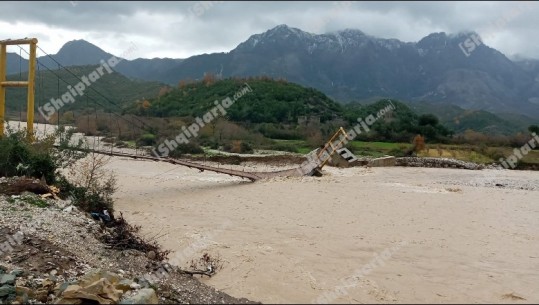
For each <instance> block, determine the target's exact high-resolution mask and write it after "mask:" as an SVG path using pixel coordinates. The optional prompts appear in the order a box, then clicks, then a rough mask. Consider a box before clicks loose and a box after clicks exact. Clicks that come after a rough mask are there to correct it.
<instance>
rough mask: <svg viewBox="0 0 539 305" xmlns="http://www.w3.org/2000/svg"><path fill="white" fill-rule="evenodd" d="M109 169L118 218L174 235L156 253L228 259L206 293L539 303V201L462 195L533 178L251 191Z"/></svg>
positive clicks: (520, 194) (440, 173)
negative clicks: (114, 178) (115, 179)
mask: <svg viewBox="0 0 539 305" xmlns="http://www.w3.org/2000/svg"><path fill="white" fill-rule="evenodd" d="M109 167H110V168H111V169H113V170H114V171H115V172H116V174H117V175H118V178H119V179H118V180H119V191H118V192H117V196H116V197H117V200H116V202H117V204H116V209H117V211H118V212H120V211H121V212H123V214H124V216H125V217H126V218H127V219H128V220H129V221H130V222H133V223H135V224H140V225H142V226H143V230H144V232H146V233H147V234H149V235H155V234H158V233H160V234H163V233H165V234H166V235H165V236H163V237H161V238H160V242H161V243H162V244H163V245H164V246H165V247H166V248H169V249H171V250H173V251H175V252H176V255H179V257H180V258H181V259H180V260H181V261H183V262H184V266H188V261H189V260H190V259H194V258H199V257H200V256H201V254H202V253H204V252H208V253H210V254H211V255H220V257H221V258H222V259H223V260H224V261H225V265H224V268H223V270H221V271H220V272H219V273H218V274H217V275H216V276H214V277H212V278H211V279H208V278H205V279H203V281H204V282H206V283H208V284H209V285H212V286H214V287H216V288H218V289H220V290H222V291H224V292H226V293H229V294H230V295H232V296H237V297H246V298H249V299H251V300H255V301H262V302H266V303H284V302H292V303H299V302H301V303H311V302H316V301H317V300H324V301H329V302H333V303H359V302H374V303H386V302H398V303H404V302H406V303H415V302H419V303H442V302H443V303H447V302H453V303H455V302H459V303H462V302H471V303H483V302H494V303H507V302H510V303H522V302H526V303H537V302H539V290H538V289H537V283H538V282H539V271H537V270H539V242H538V239H539V200H537V197H538V195H539V193H538V192H537V191H532V190H519V189H510V188H507V187H471V186H463V185H464V184H467V183H471V184H477V182H478V181H479V182H483V181H484V180H485V179H487V180H488V181H489V182H492V181H494V180H496V179H502V180H503V181H512V182H514V183H515V184H516V185H518V183H527V184H528V185H529V184H530V183H531V184H534V183H535V184H536V185H539V175H538V174H537V172H528V171H518V172H517V171H514V172H510V171H502V172H497V173H494V174H493V175H485V171H466V170H455V169H426V168H399V167H396V168H371V169H367V168H351V169H336V168H327V174H326V175H325V176H324V177H322V178H314V177H303V178H278V179H272V180H268V181H259V182H256V183H248V182H243V181H242V180H241V179H239V178H234V177H229V176H226V175H220V174H215V173H208V172H204V173H199V172H198V171H197V170H191V169H186V168H182V167H176V166H172V165H170V164H166V163H155V162H147V161H134V160H127V159H122V158H114V159H112V163H111V164H110V165H109ZM493 179H494V180H493ZM456 184H462V185H456ZM490 184H492V183H490ZM174 255H175V254H172V255H171V257H174ZM377 256H378V259H374V258H375V257H377ZM369 263H370V265H369V266H368V267H369V268H364V267H365V266H366V265H367V264H369ZM362 268H363V269H362ZM339 287H340V289H339ZM332 292H333V293H332ZM335 292H336V293H335ZM320 297H324V298H323V299H320Z"/></svg>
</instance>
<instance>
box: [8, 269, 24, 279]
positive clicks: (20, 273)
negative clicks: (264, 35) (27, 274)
mask: <svg viewBox="0 0 539 305" xmlns="http://www.w3.org/2000/svg"><path fill="white" fill-rule="evenodd" d="M10 274H13V275H14V276H16V277H19V276H22V275H23V274H24V270H21V269H15V270H13V271H11V272H10Z"/></svg>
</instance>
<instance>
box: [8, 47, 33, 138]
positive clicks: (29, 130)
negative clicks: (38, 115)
mask: <svg viewBox="0 0 539 305" xmlns="http://www.w3.org/2000/svg"><path fill="white" fill-rule="evenodd" d="M26 44H28V45H30V58H29V59H28V80H27V81H16V82H15V81H7V80H6V76H7V75H6V74H7V46H9V45H26ZM36 49H37V39H36V38H24V39H15V40H11V39H8V40H0V137H3V136H4V122H5V119H6V118H5V114H6V88H7V87H28V105H27V107H28V108H27V110H26V130H27V137H28V139H29V140H30V141H31V140H33V138H34V87H35V86H34V81H35V74H36Z"/></svg>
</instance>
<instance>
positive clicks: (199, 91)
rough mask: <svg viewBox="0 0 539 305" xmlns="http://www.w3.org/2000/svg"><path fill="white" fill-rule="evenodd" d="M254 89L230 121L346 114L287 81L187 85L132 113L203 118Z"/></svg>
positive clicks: (238, 104)
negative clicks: (220, 103)
mask: <svg viewBox="0 0 539 305" xmlns="http://www.w3.org/2000/svg"><path fill="white" fill-rule="evenodd" d="M246 83H247V84H248V85H249V87H250V88H251V89H252V92H249V93H247V94H245V95H244V96H242V97H241V98H240V99H239V100H238V101H237V102H236V103H234V105H232V106H231V107H230V108H229V109H227V112H228V113H227V115H228V117H229V119H231V120H233V121H241V122H251V123H277V122H279V123H281V122H289V123H295V122H297V120H298V117H299V116H319V117H320V120H321V121H322V122H323V121H327V120H330V119H333V118H337V117H339V116H341V115H342V106H341V105H339V104H338V103H336V102H334V101H333V100H331V99H330V98H328V97H327V96H326V95H324V94H323V93H322V92H320V91H318V90H316V89H312V88H304V87H302V86H300V85H297V84H294V83H289V82H285V81H274V80H269V79H260V78H258V79H254V78H253V79H225V80H220V81H216V82H214V83H212V84H208V85H206V84H205V83H204V82H197V83H192V84H186V85H184V86H182V88H177V89H174V90H172V91H171V92H169V93H167V94H165V95H164V96H162V97H160V98H157V99H152V100H150V107H149V108H148V109H146V110H141V109H138V110H136V109H135V108H134V107H132V108H131V111H135V112H137V111H138V112H139V114H140V113H142V112H144V113H148V114H150V115H155V116H193V117H196V116H201V115H203V114H204V113H206V112H207V111H209V110H210V109H211V108H213V107H214V101H216V100H218V101H221V100H223V99H224V98H226V97H230V98H232V97H233V96H234V94H235V93H236V92H238V91H239V90H240V89H241V88H242V87H245V84H246Z"/></svg>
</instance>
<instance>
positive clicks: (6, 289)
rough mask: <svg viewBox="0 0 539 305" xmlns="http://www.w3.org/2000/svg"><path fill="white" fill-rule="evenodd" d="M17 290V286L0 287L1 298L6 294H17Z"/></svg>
mask: <svg viewBox="0 0 539 305" xmlns="http://www.w3.org/2000/svg"><path fill="white" fill-rule="evenodd" d="M16 294H17V292H16V291H15V287H13V286H9V285H5V286H2V287H0V298H3V297H6V296H15V295H16Z"/></svg>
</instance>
